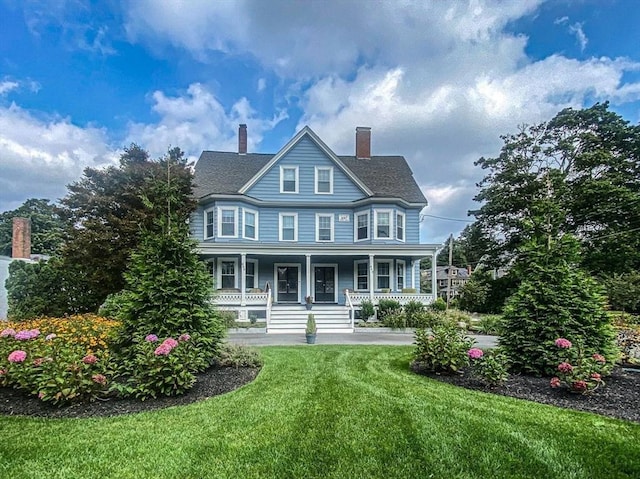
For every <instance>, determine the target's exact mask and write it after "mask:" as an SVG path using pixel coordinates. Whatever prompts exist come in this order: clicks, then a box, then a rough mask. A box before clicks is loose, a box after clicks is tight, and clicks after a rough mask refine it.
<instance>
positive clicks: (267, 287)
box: [264, 281, 273, 332]
mask: <svg viewBox="0 0 640 479" xmlns="http://www.w3.org/2000/svg"><path fill="white" fill-rule="evenodd" d="M264 290H265V292H266V293H267V310H266V316H267V327H266V331H267V332H269V324H270V323H271V305H272V304H273V299H272V297H271V284H270V283H269V281H267V283H266V284H265V285H264Z"/></svg>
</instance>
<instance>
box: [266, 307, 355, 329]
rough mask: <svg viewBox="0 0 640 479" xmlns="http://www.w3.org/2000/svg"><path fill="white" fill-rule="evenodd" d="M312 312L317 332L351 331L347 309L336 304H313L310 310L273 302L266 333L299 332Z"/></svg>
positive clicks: (305, 325) (304, 327)
mask: <svg viewBox="0 0 640 479" xmlns="http://www.w3.org/2000/svg"><path fill="white" fill-rule="evenodd" d="M309 313H312V314H313V316H314V317H315V319H316V326H317V328H318V334H322V333H353V328H352V327H351V320H350V319H349V309H348V308H347V307H346V306H339V305H336V304H327V305H323V304H317V303H316V304H314V305H313V309H312V310H311V311H307V309H306V307H305V306H304V305H299V304H287V305H284V304H274V305H273V306H272V307H271V320H270V321H269V325H268V326H267V333H276V334H277V333H280V334H284V333H301V334H304V331H305V329H306V327H307V316H308V315H309Z"/></svg>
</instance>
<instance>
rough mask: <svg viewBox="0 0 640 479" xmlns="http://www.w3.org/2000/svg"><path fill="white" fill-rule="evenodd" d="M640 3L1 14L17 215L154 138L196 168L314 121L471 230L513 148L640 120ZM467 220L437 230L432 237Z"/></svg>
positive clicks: (160, 148)
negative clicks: (543, 127) (506, 145)
mask: <svg viewBox="0 0 640 479" xmlns="http://www.w3.org/2000/svg"><path fill="white" fill-rule="evenodd" d="M637 6H638V4H637V2H636V1H632V0H627V1H613V0H597V1H587V0H584V1H553V2H543V1H538V0H526V1H513V2H501V1H498V0H495V1H490V0H487V1H481V0H475V1H469V2H468V3H467V2H458V1H456V2H454V1H451V2H444V1H439V2H423V1H417V2H412V1H406V2H396V1H393V2H392V1H388V2H381V1H374V0H357V1H356V0H341V1H338V0H334V1H322V2H321V1H309V2H301V1H293V0H290V1H276V0H271V1H260V0H242V1H241V0H238V1H234V2H211V1H205V0H191V1H178V0H163V1H153V0H108V1H95V2H90V1H84V0H73V1H71V0H70V1H64V0H51V1H46V2H45V1H35V0H24V1H18V0H0V211H5V210H9V209H13V208H16V207H17V206H19V205H20V204H21V203H22V202H24V200H26V199H27V198H31V197H45V198H50V199H52V200H56V199H57V198H60V197H61V196H63V195H64V194H65V191H66V190H65V185H66V184H68V183H69V182H71V181H74V180H76V179H78V178H79V177H80V176H81V174H82V170H83V168H85V167H87V166H104V165H108V164H110V163H112V162H114V161H116V159H117V158H118V156H119V154H120V152H121V151H122V147H123V146H126V145H128V144H130V143H131V142H136V143H138V144H140V145H141V146H143V147H144V148H146V149H147V150H148V151H149V152H150V153H151V154H152V156H154V157H157V156H160V155H162V154H163V153H164V152H166V150H167V148H168V147H169V146H170V145H171V146H179V147H181V148H182V149H183V150H184V151H185V152H186V153H187V154H188V155H189V156H190V157H191V158H193V159H194V160H195V159H196V158H197V157H198V156H199V154H200V152H201V151H202V150H203V149H217V150H232V151H233V150H235V148H236V146H237V140H236V134H237V125H238V123H247V124H248V130H249V149H250V151H256V152H276V151H277V150H279V149H280V148H281V147H282V146H283V145H284V144H285V143H286V141H287V140H288V139H289V138H291V136H293V135H294V134H295V132H296V131H297V130H298V129H300V128H301V127H302V126H304V125H306V124H308V125H309V126H310V127H311V128H313V129H314V131H316V133H318V134H319V135H320V137H321V138H323V139H324V140H325V142H326V143H327V144H328V145H329V147H331V148H332V149H333V150H334V151H335V152H336V153H337V154H352V152H353V150H354V132H355V127H356V126H370V127H372V150H373V151H372V153H373V154H401V155H404V156H405V157H406V158H407V160H408V161H409V163H410V164H411V166H412V168H413V170H414V174H415V177H416V180H417V181H418V183H419V184H420V186H421V187H422V188H423V191H424V192H425V195H426V196H427V198H428V199H429V201H430V205H429V207H428V208H427V210H425V213H427V214H429V215H433V216H441V217H447V218H458V219H465V218H467V210H468V209H470V208H473V207H474V206H475V205H474V203H473V201H472V198H473V196H474V194H475V192H476V188H475V183H476V182H477V181H478V180H479V179H480V177H481V174H482V172H481V171H479V169H477V168H476V167H474V166H473V161H474V160H476V159H477V158H479V157H480V156H494V155H496V154H497V153H498V152H499V149H500V146H501V140H500V138H499V137H500V135H501V134H505V133H509V132H511V131H514V130H515V129H516V127H517V126H518V125H519V124H531V123H536V122H540V121H544V120H547V119H550V118H551V117H552V116H553V115H554V114H555V113H556V112H557V111H559V110H560V109H562V108H565V107H574V108H581V107H584V106H591V105H592V104H593V103H594V102H596V101H605V100H608V101H610V102H611V108H612V109H613V110H615V111H616V112H618V113H620V114H621V115H622V116H624V117H625V118H626V119H627V120H629V121H630V122H632V123H634V124H637V123H638V122H639V121H640V51H639V48H640V33H639V29H638V25H640V13H638V11H639V9H638V8H637ZM465 224H466V223H465V222H463V221H448V220H440V219H437V218H433V217H427V218H425V220H424V221H423V224H422V232H423V237H424V239H425V240H427V241H429V242H432V241H434V242H435V241H441V240H443V239H444V238H446V236H448V234H449V233H454V234H457V233H458V232H459V231H460V230H461V229H462V228H463V227H464V226H465Z"/></svg>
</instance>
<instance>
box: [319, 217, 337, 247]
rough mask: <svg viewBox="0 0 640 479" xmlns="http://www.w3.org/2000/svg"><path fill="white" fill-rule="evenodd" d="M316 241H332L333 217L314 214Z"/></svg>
mask: <svg viewBox="0 0 640 479" xmlns="http://www.w3.org/2000/svg"><path fill="white" fill-rule="evenodd" d="M316 241H322V242H331V241H333V215H332V214H322V213H316Z"/></svg>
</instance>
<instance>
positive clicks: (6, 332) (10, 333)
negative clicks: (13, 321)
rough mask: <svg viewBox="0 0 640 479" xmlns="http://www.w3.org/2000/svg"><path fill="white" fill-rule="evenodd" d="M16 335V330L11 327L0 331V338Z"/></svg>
mask: <svg viewBox="0 0 640 479" xmlns="http://www.w3.org/2000/svg"><path fill="white" fill-rule="evenodd" d="M15 335H16V330H15V329H13V328H5V329H3V330H2V331H1V332H0V338H6V337H9V336H11V337H13V336H15Z"/></svg>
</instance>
